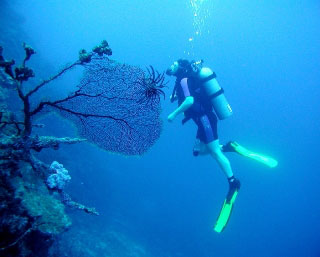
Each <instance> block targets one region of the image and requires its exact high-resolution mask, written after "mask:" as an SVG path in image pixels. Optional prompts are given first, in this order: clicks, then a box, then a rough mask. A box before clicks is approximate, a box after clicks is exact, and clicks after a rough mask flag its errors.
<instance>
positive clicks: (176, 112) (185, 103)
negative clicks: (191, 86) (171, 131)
mask: <svg viewBox="0 0 320 257" xmlns="http://www.w3.org/2000/svg"><path fill="white" fill-rule="evenodd" d="M193 102H194V98H193V97H192V96H187V97H186V99H185V100H184V101H183V102H182V104H181V105H180V106H179V107H178V108H177V109H175V110H174V111H173V112H172V113H170V114H169V116H168V121H173V120H174V119H175V117H176V116H177V115H179V114H180V113H183V112H185V111H186V110H188V109H189V108H190V107H191V106H192V105H193Z"/></svg>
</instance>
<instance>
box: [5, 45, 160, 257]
mask: <svg viewBox="0 0 320 257" xmlns="http://www.w3.org/2000/svg"><path fill="white" fill-rule="evenodd" d="M23 47H24V50H25V58H24V60H23V62H22V64H21V65H20V66H16V67H14V65H15V61H14V60H6V59H5V58H4V57H3V48H2V47H1V46H0V186H1V187H0V199H1V201H0V217H1V225H0V238H1V240H0V256H47V254H48V249H49V247H50V245H51V244H52V243H53V242H54V239H55V238H56V237H57V236H58V235H59V234H61V233H62V232H64V231H65V230H66V229H68V228H69V227H70V226H71V220H70V218H69V217H68V216H67V215H66V213H65V206H67V207H71V208H73V209H79V210H82V211H84V212H86V213H89V214H94V215H99V213H98V212H97V211H96V210H95V208H89V207H86V206H84V205H82V204H80V203H77V202H74V201H73V200H72V199H71V197H70V196H69V195H68V194H67V193H66V192H65V191H64V186H65V184H66V183H68V182H69V181H70V179H71V177H70V176H69V173H68V170H66V169H65V168H64V167H63V165H62V164H60V163H58V162H56V161H54V162H53V163H52V164H51V165H48V164H46V163H43V162H42V161H40V160H38V159H37V158H36V157H35V156H34V154H33V153H34V152H40V151H42V150H43V149H48V148H52V149H54V150H58V149H59V146H60V144H74V143H80V142H83V141H85V140H89V141H91V142H93V143H95V144H97V145H98V146H100V147H102V148H103V149H106V150H109V151H113V152H118V153H122V154H127V155H137V154H139V155H141V154H143V153H144V152H146V151H147V150H148V149H149V148H150V147H151V146H152V145H153V144H154V143H155V141H156V140H157V139H158V137H159V136H160V132H161V121H160V118H159V114H160V95H164V93H163V92H162V88H163V87H164V79H163V75H161V74H159V73H158V72H157V71H154V69H153V68H151V70H152V72H150V71H148V74H146V73H145V72H143V71H142V70H141V69H140V68H138V67H133V66H129V65H124V64H119V63H116V62H115V61H111V60H109V58H108V57H107V56H110V55H111V54H112V51H111V49H110V48H109V45H108V43H107V41H105V40H104V41H102V43H101V44H100V45H98V46H96V47H95V48H93V50H92V52H89V53H88V52H86V51H85V50H81V51H80V52H79V60H77V61H76V62H74V63H72V64H70V65H68V66H66V67H65V68H63V69H62V70H61V71H59V72H58V73H57V74H56V75H54V76H52V77H50V78H49V79H47V80H43V81H41V82H40V83H39V84H38V85H37V86H34V87H33V88H32V89H29V90H27V87H24V85H25V83H26V82H27V81H28V80H29V79H31V78H33V77H34V76H35V74H34V72H33V70H32V69H31V68H29V67H27V66H26V64H27V61H28V60H29V59H30V58H31V56H32V55H34V54H35V53H36V52H35V51H34V50H33V48H32V47H31V46H29V45H27V44H25V43H24V44H23ZM76 66H83V67H85V69H86V70H85V74H84V78H83V80H82V82H81V83H80V85H79V86H78V88H77V90H76V91H74V92H71V93H70V94H68V96H66V97H65V98H62V99H55V100H43V101H40V102H38V103H34V102H32V101H31V100H30V99H31V97H32V96H33V95H34V94H36V93H38V92H39V90H40V89H41V88H43V87H44V86H46V85H47V84H49V83H51V82H52V81H54V80H55V79H57V78H58V77H60V76H62V75H63V74H64V73H66V72H67V71H69V70H71V69H72V68H73V67H76ZM128 77H131V78H134V79H133V80H132V79H131V80H129V78H128ZM8 91H13V92H16V93H17V95H18V97H19V99H20V100H21V102H22V105H23V110H22V113H19V114H17V113H14V112H12V111H10V110H9V108H8V106H7V102H6V99H7V95H8ZM142 97H145V98H147V99H145V100H142V99H141V98H142ZM84 103H86V104H84ZM118 103H121V105H118ZM105 106H106V108H105ZM123 106H124V107H123ZM121 108H122V109H121ZM100 109H101V110H100ZM49 110H50V111H52V110H56V111H58V112H59V113H60V114H62V115H63V116H64V117H67V118H70V119H71V120H72V121H73V122H74V123H75V124H76V126H77V128H78V132H79V134H80V135H81V136H82V137H84V138H67V137H65V138H56V137H50V136H38V135H35V134H34V133H33V128H35V127H37V128H42V127H43V125H42V124H36V123H35V118H36V116H38V114H40V113H41V112H45V111H49ZM92 124H95V125H98V126H97V127H94V126H93V125H92ZM114 128H115V129H114ZM108 132H109V133H108ZM116 132H117V133H118V134H113V133H116ZM107 134H108V135H107ZM134 135H137V137H136V138H135V137H134ZM101 136H102V137H101Z"/></svg>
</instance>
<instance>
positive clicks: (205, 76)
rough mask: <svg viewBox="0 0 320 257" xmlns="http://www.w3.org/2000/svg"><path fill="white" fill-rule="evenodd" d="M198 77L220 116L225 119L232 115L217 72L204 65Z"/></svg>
mask: <svg viewBox="0 0 320 257" xmlns="http://www.w3.org/2000/svg"><path fill="white" fill-rule="evenodd" d="M197 77H198V79H199V81H200V83H201V87H202V88H203V89H204V93H205V95H206V96H207V97H208V100H209V101H210V103H211V104H212V107H213V109H214V111H215V113H216V114H217V116H218V118H219V119H220V120H224V119H226V118H228V117H230V116H231V115H232V109H231V106H230V104H229V103H228V101H227V99H226V97H225V95H224V90H223V88H221V87H220V85H219V83H218V81H217V80H216V74H215V73H214V72H213V71H212V70H211V69H210V68H208V67H202V68H201V69H200V70H199V73H198V75H197Z"/></svg>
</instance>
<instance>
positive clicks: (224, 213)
mask: <svg viewBox="0 0 320 257" xmlns="http://www.w3.org/2000/svg"><path fill="white" fill-rule="evenodd" d="M237 195H238V190H235V191H234V193H233V195H232V197H231V200H230V201H229V202H228V201H227V199H225V200H224V203H223V206H222V208H221V211H220V214H219V217H218V219H217V221H216V224H215V226H214V231H216V232H218V233H221V232H222V231H223V230H224V228H225V227H226V226H227V224H228V221H229V219H230V216H231V213H232V209H233V204H234V202H235V200H236V198H237Z"/></svg>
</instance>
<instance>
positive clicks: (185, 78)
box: [166, 59, 277, 232]
mask: <svg viewBox="0 0 320 257" xmlns="http://www.w3.org/2000/svg"><path fill="white" fill-rule="evenodd" d="M202 63H203V61H202V60H201V61H198V62H195V61H188V60H185V59H179V60H177V61H175V62H174V63H173V64H172V65H171V66H170V67H169V68H168V69H167V71H166V74H167V75H169V76H174V77H176V82H175V86H174V89H173V92H172V95H171V97H170V99H171V102H174V101H176V100H178V108H177V109H175V110H174V111H173V112H172V113H170V114H169V116H168V121H169V122H172V121H173V120H174V119H175V118H176V117H177V116H178V115H179V114H182V113H184V116H185V118H184V119H183V120H182V124H184V123H185V122H187V121H189V120H193V121H194V122H195V124H196V126H197V128H198V130H197V135H196V141H195V145H194V148H193V155H194V156H198V155H205V154H210V155H211V156H212V157H213V158H214V159H215V160H216V161H217V162H218V164H219V166H220V168H221V170H222V171H223V172H224V174H225V176H226V178H227V180H228V182H229V191H228V194H227V196H226V198H225V201H224V203H223V206H222V209H221V212H220V215H219V217H218V219H217V222H216V224H215V227H214V230H215V231H216V232H221V231H222V230H223V229H224V228H225V226H226V225H227V222H228V220H229V218H230V215H231V211H232V208H233V203H234V201H235V199H236V197H237V194H238V192H239V189H240V181H239V179H237V178H235V176H234V174H233V171H232V168H231V165H230V162H229V160H228V158H227V157H226V156H225V155H224V152H237V153H239V154H240V155H242V156H245V157H248V158H250V159H254V160H256V161H259V162H261V163H263V164H265V165H267V166H269V167H275V166H276V165H277V161H276V160H274V159H272V158H270V157H267V156H264V155H261V154H257V153H254V152H252V151H249V150H248V149H246V148H244V147H243V146H240V145H239V144H238V143H237V142H234V141H230V142H229V143H227V144H226V145H220V143H219V138H218V131H217V123H218V118H219V119H220V120H223V119H226V118H228V117H229V116H231V115H232V109H231V107H230V105H229V103H228V102H227V99H226V97H225V96H224V90H223V89H222V88H221V87H220V85H219V84H218V82H217V80H216V74H215V73H214V72H213V71H212V70H211V69H210V68H207V67H202Z"/></svg>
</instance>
